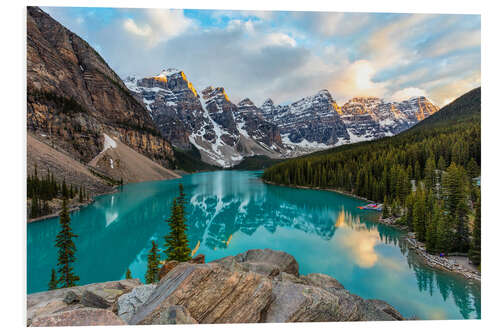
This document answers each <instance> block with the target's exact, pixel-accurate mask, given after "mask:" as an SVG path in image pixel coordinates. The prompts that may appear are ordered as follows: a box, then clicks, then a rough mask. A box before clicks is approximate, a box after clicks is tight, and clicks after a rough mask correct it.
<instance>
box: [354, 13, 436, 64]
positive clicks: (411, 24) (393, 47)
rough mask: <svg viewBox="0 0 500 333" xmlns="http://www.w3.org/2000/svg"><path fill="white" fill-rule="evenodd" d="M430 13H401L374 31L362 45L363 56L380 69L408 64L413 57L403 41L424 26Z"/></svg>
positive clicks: (410, 37) (413, 35)
mask: <svg viewBox="0 0 500 333" xmlns="http://www.w3.org/2000/svg"><path fill="white" fill-rule="evenodd" d="M432 17H433V16H432V15H425V14H413V15H403V16H401V17H400V18H399V19H397V20H394V21H393V22H391V23H389V24H387V25H385V26H383V27H381V28H380V29H379V30H377V31H375V32H374V33H373V34H372V35H371V36H370V38H369V39H368V41H367V43H366V44H365V45H364V46H363V47H362V50H363V51H364V54H365V56H366V57H367V58H368V59H371V60H372V61H373V63H374V64H376V66H377V69H378V70H381V69H383V68H386V67H388V66H391V67H394V66H400V65H403V64H408V63H409V62H410V61H411V60H413V59H414V58H415V56H414V52H413V50H411V49H408V48H406V47H404V45H403V44H404V42H406V41H407V40H409V39H412V38H414V37H415V35H417V34H418V33H419V32H420V31H421V29H422V28H423V27H424V21H426V20H428V19H430V18H432Z"/></svg>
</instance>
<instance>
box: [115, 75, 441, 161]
mask: <svg viewBox="0 0 500 333" xmlns="http://www.w3.org/2000/svg"><path fill="white" fill-rule="evenodd" d="M124 82H125V84H126V85H127V87H128V88H129V89H130V91H131V92H132V93H133V94H134V95H135V96H136V98H137V100H138V101H140V102H141V103H143V104H144V105H145V106H146V107H147V108H148V110H149V111H150V113H151V117H152V119H153V121H154V122H155V124H156V125H157V126H158V128H159V129H160V130H161V132H162V134H163V135H164V137H165V138H167V139H168V140H169V141H170V142H172V143H173V144H174V145H175V146H177V147H178V148H180V149H183V150H190V149H191V147H190V145H193V146H194V147H196V149H198V150H199V151H200V153H201V156H202V159H203V160H204V161H205V162H208V163H211V164H215V165H218V166H222V167H230V166H234V165H235V164H238V163H239V162H240V161H241V160H242V159H243V158H244V157H249V156H254V155H265V156H268V157H271V158H287V157H294V156H298V155H302V154H307V153H310V152H313V151H316V150H321V149H327V148H330V147H334V146H339V145H342V144H348V143H354V142H359V141H365V140H373V139H377V138H381V137H384V136H390V135H395V134H397V133H399V132H401V131H403V130H406V129H408V128H409V127H411V126H413V125H414V124H416V123H417V122H418V121H420V120H422V119H424V118H426V117H427V116H429V115H431V114H433V113H435V112H436V111H437V108H436V107H435V106H434V105H432V104H431V103H430V102H429V101H428V100H427V99H426V98H425V97H416V98H412V99H409V100H407V101H403V102H400V103H396V102H385V101H384V100H382V99H380V98H375V97H356V98H353V99H351V100H350V101H348V102H347V103H345V104H344V105H343V106H339V105H338V104H337V102H336V101H335V100H334V99H333V98H332V96H331V94H330V92H328V90H320V91H319V92H318V93H317V94H315V95H313V96H308V97H305V98H302V99H300V100H298V101H296V102H294V103H291V104H288V105H275V104H274V103H273V101H272V100H271V99H267V100H266V101H265V102H264V103H263V104H262V106H260V107H258V106H256V105H255V104H254V103H253V102H252V101H251V100H250V99H248V98H245V99H243V100H242V101H240V102H239V103H237V104H234V103H232V102H231V100H230V99H229V97H228V96H227V94H226V92H225V90H224V88H222V87H216V88H214V87H207V88H205V89H204V90H203V91H202V92H201V94H198V93H197V91H196V90H195V89H194V87H193V85H192V84H191V83H190V82H189V81H188V80H187V78H186V75H185V74H184V72H182V71H180V70H176V69H168V70H164V71H162V72H161V73H160V74H159V75H157V76H153V77H149V78H143V79H137V78H135V77H127V78H126V79H125V81H124Z"/></svg>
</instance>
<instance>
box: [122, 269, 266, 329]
mask: <svg viewBox="0 0 500 333" xmlns="http://www.w3.org/2000/svg"><path fill="white" fill-rule="evenodd" d="M271 297H272V290H271V280H269V279H268V278H266V277H265V276H263V275H261V274H257V273H253V272H249V273H244V272H236V271H234V272H233V271H229V270H226V269H224V268H223V267H222V266H220V265H218V264H190V263H182V264H179V265H177V266H176V267H175V268H174V269H172V270H171V271H170V272H169V273H168V274H167V275H166V276H165V277H164V278H163V279H162V280H161V281H160V282H159V283H158V286H157V287H156V289H155V291H154V292H153V294H152V295H151V296H150V297H149V299H148V301H146V302H145V303H144V304H143V305H142V306H140V307H139V308H138V309H137V312H136V313H135V314H134V315H133V316H132V319H131V320H130V323H131V324H142V325H144V324H154V323H155V322H156V321H157V320H158V318H159V317H160V316H162V315H163V313H164V312H165V311H168V310H169V309H170V306H172V305H181V306H183V307H184V308H185V309H186V310H187V311H188V312H189V314H190V316H191V317H193V318H194V319H195V320H196V321H197V322H199V323H254V322H259V321H260V319H261V314H262V312H263V310H264V309H265V308H266V307H267V306H268V305H269V303H270V302H271ZM119 311H120V309H119Z"/></svg>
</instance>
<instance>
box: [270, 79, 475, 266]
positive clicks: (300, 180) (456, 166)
mask: <svg viewBox="0 0 500 333" xmlns="http://www.w3.org/2000/svg"><path fill="white" fill-rule="evenodd" d="M480 117H481V88H477V89H474V90H472V91H470V92H468V93H467V94H465V95H463V96H461V97H460V98H458V99H457V100H455V101H454V102H452V103H450V104H449V105H447V106H445V107H443V108H442V109H441V110H440V111H439V112H437V113H436V114H434V115H432V116H430V117H429V118H427V119H425V120H423V121H422V122H420V123H419V124H418V125H416V126H415V127H413V128H411V129H410V130H408V131H406V132H403V133H401V134H399V135H396V136H394V137H389V138H383V139H379V140H376V141H372V142H363V143H358V144H351V145H345V146H341V147H338V148H334V149H330V150H327V151H322V152H318V153H315V154H311V155H308V156H304V157H300V158H295V159H291V160H287V161H284V162H282V163H279V164H276V165H274V166H271V167H270V168H268V169H266V170H265V172H264V174H263V176H262V177H263V179H264V180H265V181H268V182H272V183H276V184H282V185H292V186H305V187H312V188H324V189H335V190H340V191H343V192H347V193H349V194H354V195H357V196H360V197H364V198H366V199H369V200H372V201H376V202H383V203H384V209H383V215H385V216H384V217H393V218H396V219H397V223H398V224H401V225H405V226H407V228H408V229H409V230H410V231H413V232H415V234H416V237H417V239H418V240H419V241H421V242H425V244H426V249H427V251H428V252H431V253H445V254H449V253H452V252H459V253H469V257H470V259H471V260H472V261H473V262H474V263H475V264H479V263H480V258H481V255H480V253H481V252H480V247H481V246H480V245H481V241H480V227H481V226H480V223H481V218H480V216H481V214H480V178H478V177H479V176H480V173H481V169H480V165H481V124H480Z"/></svg>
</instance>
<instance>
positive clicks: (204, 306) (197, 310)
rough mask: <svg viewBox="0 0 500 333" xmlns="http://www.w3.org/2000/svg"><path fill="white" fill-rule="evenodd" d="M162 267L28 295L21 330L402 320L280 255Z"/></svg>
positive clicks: (254, 253) (262, 253) (270, 253)
mask: <svg viewBox="0 0 500 333" xmlns="http://www.w3.org/2000/svg"><path fill="white" fill-rule="evenodd" d="M200 258H201V257H200ZM164 267H165V270H164V276H163V277H162V279H161V280H160V281H159V282H157V283H156V284H149V285H142V284H141V283H140V282H139V281H138V280H123V281H115V282H108V283H104V284H94V285H88V286H81V287H74V288H68V289H60V290H55V291H48V292H45V293H38V294H32V295H28V324H29V325H31V326H35V325H36V326H58V325H64V324H68V321H70V320H71V318H74V317H75V316H82V318H80V319H78V320H75V323H84V324H82V325H119V323H120V321H121V322H122V323H127V324H131V325H165V324H196V323H200V324H208V323H259V322H268V323H276V322H325V321H374V320H404V318H403V316H402V315H401V314H400V313H399V312H398V311H397V310H396V309H394V308H393V307H392V306H391V305H389V304H388V303H386V302H384V301H381V300H365V299H363V298H361V297H359V296H357V295H354V294H351V293H350V292H349V291H348V290H346V289H345V288H344V286H343V285H342V284H341V283H340V282H338V281H337V280H336V279H334V278H333V277H331V276H328V275H325V274H319V273H313V274H308V275H300V274H299V267H298V264H297V261H296V260H295V259H294V258H293V257H292V256H291V255H289V254H287V253H285V252H281V251H273V250H269V249H265V250H250V251H247V252H245V253H242V254H239V255H237V256H230V257H225V258H222V259H219V260H216V261H213V262H210V263H204V260H193V261H191V262H184V263H177V262H175V263H172V262H166V263H165V264H164ZM84 310H89V311H84ZM102 311H107V312H102ZM92 314H95V316H96V317H95V320H93V319H92V318H89V316H91V315H92ZM115 314H116V315H117V316H116V315H115ZM106 322H107V323H106ZM68 325H69V324H68Z"/></svg>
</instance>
